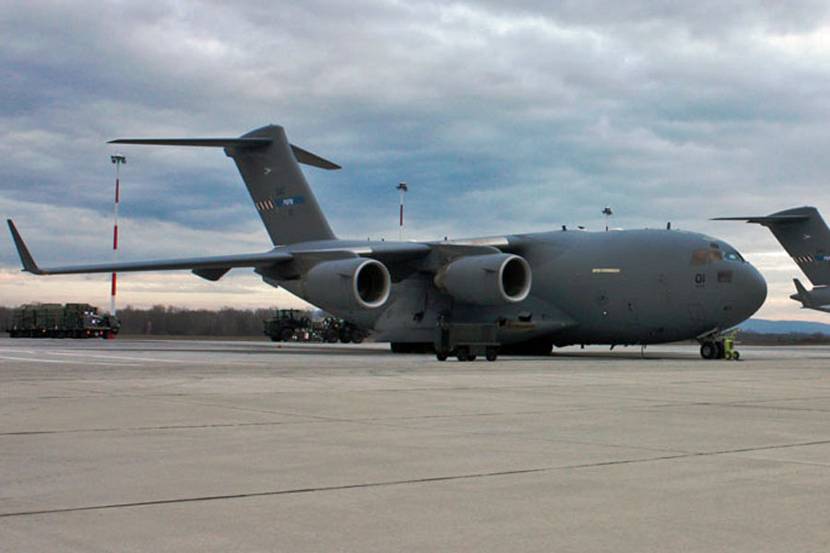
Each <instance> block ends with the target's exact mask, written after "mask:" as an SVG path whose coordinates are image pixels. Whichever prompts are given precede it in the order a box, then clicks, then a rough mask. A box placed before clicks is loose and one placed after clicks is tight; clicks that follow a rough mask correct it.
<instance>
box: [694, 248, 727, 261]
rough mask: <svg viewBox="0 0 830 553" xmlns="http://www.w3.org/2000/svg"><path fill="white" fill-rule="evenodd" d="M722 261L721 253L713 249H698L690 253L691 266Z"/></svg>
mask: <svg viewBox="0 0 830 553" xmlns="http://www.w3.org/2000/svg"><path fill="white" fill-rule="evenodd" d="M722 259H723V252H721V251H720V250H715V249H708V248H706V249H700V250H695V251H693V252H692V265H708V264H709V263H714V262H715V261H721V260H722Z"/></svg>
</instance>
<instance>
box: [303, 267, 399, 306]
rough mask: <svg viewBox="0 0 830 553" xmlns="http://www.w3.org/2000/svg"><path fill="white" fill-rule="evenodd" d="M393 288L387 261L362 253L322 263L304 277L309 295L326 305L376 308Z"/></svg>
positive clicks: (314, 302) (304, 286) (304, 287)
mask: <svg viewBox="0 0 830 553" xmlns="http://www.w3.org/2000/svg"><path fill="white" fill-rule="evenodd" d="M391 288H392V279H391V278H390V277H389V270H388V269H387V268H386V266H385V265H384V264H383V263H381V262H380V261H375V260H374V259H363V258H359V257H358V258H350V259H338V260H335V261H324V262H322V263H318V264H317V265H315V266H314V267H312V268H311V269H310V270H309V271H308V272H307V273H306V274H305V276H304V277H303V289H304V291H305V296H306V299H308V301H310V302H311V303H313V304H315V305H319V306H320V307H323V308H340V309H375V308H377V307H380V306H381V305H383V304H384V303H386V300H387V299H389V291H390V290H391Z"/></svg>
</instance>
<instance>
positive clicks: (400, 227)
mask: <svg viewBox="0 0 830 553" xmlns="http://www.w3.org/2000/svg"><path fill="white" fill-rule="evenodd" d="M395 190H398V191H399V192H400V193H401V203H400V212H399V213H400V216H399V218H398V240H403V198H404V195H405V194H406V193H407V192H408V191H409V187H408V186H407V185H406V183H405V182H402V183H400V184H398V186H397V187H396V188H395Z"/></svg>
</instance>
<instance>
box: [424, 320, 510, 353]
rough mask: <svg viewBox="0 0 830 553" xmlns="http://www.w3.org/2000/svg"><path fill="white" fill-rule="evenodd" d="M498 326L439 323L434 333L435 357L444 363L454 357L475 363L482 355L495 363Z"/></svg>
mask: <svg viewBox="0 0 830 553" xmlns="http://www.w3.org/2000/svg"><path fill="white" fill-rule="evenodd" d="M497 336H498V325H495V324H476V323H447V322H441V323H439V324H438V327H437V328H436V331H435V344H434V345H435V357H436V358H437V359H438V360H439V361H446V360H447V358H448V357H449V356H450V355H455V356H456V358H457V359H458V360H459V361H475V359H476V356H478V355H484V356H485V358H486V359H487V360H488V361H495V360H496V358H497V357H498V355H499V346H500V345H501V344H499V342H498V340H497Z"/></svg>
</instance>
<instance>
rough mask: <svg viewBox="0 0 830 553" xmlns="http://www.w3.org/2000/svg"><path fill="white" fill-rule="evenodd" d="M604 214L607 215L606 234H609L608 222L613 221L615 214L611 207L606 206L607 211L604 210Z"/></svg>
mask: <svg viewBox="0 0 830 553" xmlns="http://www.w3.org/2000/svg"><path fill="white" fill-rule="evenodd" d="M602 214H603V215H605V232H608V220H609V219H611V216H612V215H613V214H614V212H613V211H611V208H610V207H608V206H606V207H605V209H603V210H602Z"/></svg>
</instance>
